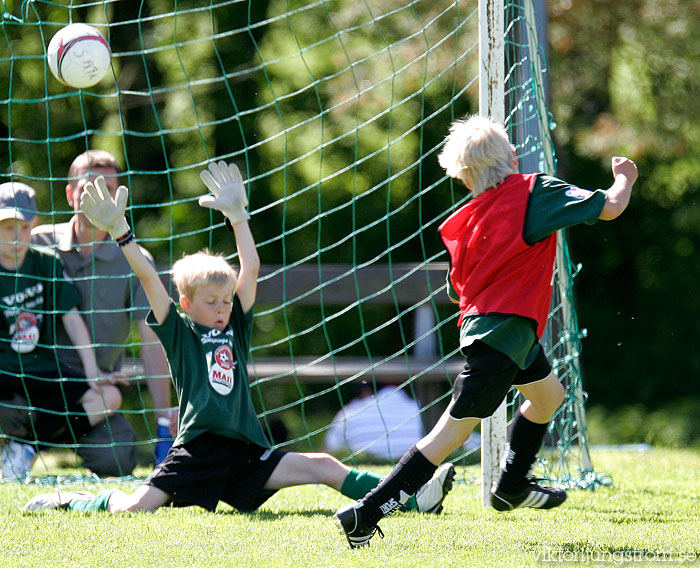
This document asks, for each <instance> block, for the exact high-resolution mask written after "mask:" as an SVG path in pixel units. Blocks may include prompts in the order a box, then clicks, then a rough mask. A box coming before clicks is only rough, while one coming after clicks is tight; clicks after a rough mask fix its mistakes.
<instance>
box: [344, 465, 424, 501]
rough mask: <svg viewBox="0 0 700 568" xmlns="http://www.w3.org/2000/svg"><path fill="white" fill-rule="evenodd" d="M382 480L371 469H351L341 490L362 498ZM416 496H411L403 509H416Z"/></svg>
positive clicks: (354, 497) (352, 496)
mask: <svg viewBox="0 0 700 568" xmlns="http://www.w3.org/2000/svg"><path fill="white" fill-rule="evenodd" d="M381 480H382V476H381V475H377V474H376V473H372V472H371V471H359V470H357V469H351V470H350V471H349V472H348V475H347V477H346V478H345V481H343V486H342V487H341V488H340V492H341V493H342V494H343V495H345V496H346V497H350V499H356V500H357V499H362V498H363V497H364V496H365V495H367V493H369V492H370V491H372V489H374V488H375V487H376V486H377V485H379V482H380V481H381ZM416 508H417V506H416V498H415V497H411V498H410V499H409V500H408V502H407V503H406V504H405V505H402V506H401V510H402V511H415V510H416Z"/></svg>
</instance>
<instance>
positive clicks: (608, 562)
mask: <svg viewBox="0 0 700 568" xmlns="http://www.w3.org/2000/svg"><path fill="white" fill-rule="evenodd" d="M593 459H594V464H595V466H596V469H597V470H598V471H600V472H606V473H609V474H611V475H612V476H613V479H614V485H613V486H612V487H602V488H599V489H597V490H595V491H574V492H571V493H569V499H568V500H567V502H566V503H565V504H564V505H563V506H562V507H561V508H560V509H557V510H552V511H547V512H545V511H534V510H530V509H527V510H518V511H514V512H511V513H496V512H495V511H492V510H489V509H483V508H482V507H481V506H480V503H479V486H478V485H477V484H464V483H460V484H458V485H456V486H455V489H454V490H453V491H452V492H451V493H450V495H449V496H448V498H447V500H446V503H445V505H446V506H445V512H444V513H443V514H442V515H440V516H430V515H420V514H416V513H412V514H403V515H401V514H398V515H395V516H394V517H391V518H389V519H385V520H384V521H383V522H382V523H381V526H382V528H383V529H384V532H385V535H386V538H384V539H383V540H382V539H380V538H379V537H378V536H377V537H375V538H374V539H373V540H372V545H371V546H370V547H369V548H366V549H360V550H350V549H349V548H347V545H346V542H345V539H344V538H343V537H342V536H341V535H340V534H339V533H338V531H337V529H336V527H335V524H334V523H333V521H332V519H331V515H332V514H333V512H334V511H335V510H336V509H337V508H338V507H339V506H341V505H342V504H344V503H347V500H346V499H345V498H344V497H342V496H341V495H340V494H337V493H335V492H334V491H332V490H330V489H327V488H322V487H316V486H308V487H301V488H293V489H285V490H283V491H281V492H279V493H277V495H275V496H274V497H273V498H272V499H271V500H270V501H268V502H267V503H266V504H265V505H264V506H263V508H262V509H261V510H260V511H258V512H257V513H254V514H240V513H237V512H235V511H234V510H232V509H230V508H228V507H220V508H219V509H218V510H217V511H216V512H215V513H207V512H205V511H203V510H201V509H198V508H184V509H161V510H159V511H156V512H155V513H146V514H130V515H109V514H105V513H91V514H90V513H88V514H80V513H66V512H62V511H47V512H42V513H38V514H27V513H23V512H22V511H21V506H22V505H23V504H24V503H25V502H26V501H27V500H28V499H29V498H30V497H31V496H33V495H35V494H36V493H39V492H45V491H46V489H45V488H44V489H40V488H38V487H32V486H22V485H18V484H3V485H0V515H1V517H2V519H3V521H2V525H1V528H0V551H1V552H2V554H0V566H2V567H8V568H9V567H12V568H18V567H24V566H31V567H32V568H35V567H41V568H52V567H54V566H71V567H90V568H94V567H110V566H120V567H121V566H125V567H126V566H129V567H131V566H139V567H141V566H143V567H154V568H155V567H160V568H164V567H180V566H182V567H185V566H196V567H221V566H253V567H257V566H260V567H262V566H265V567H281V566H293V567H302V566H303V567H307V566H362V567H368V566H369V567H374V566H378V567H385V566H386V567H388V566H411V567H422V566H425V567H431V568H432V567H436V566H450V567H498V566H503V567H514V566H546V565H551V566H555V565H562V564H566V565H571V566H574V565H578V566H613V565H617V566H622V565H625V566H652V565H653V566H683V565H695V566H700V483H699V482H698V478H699V474H700V450H653V451H648V452H641V453H638V452H594V454H593ZM86 488H87V489H94V488H93V487H90V486H88V487H86ZM81 489H82V488H81Z"/></svg>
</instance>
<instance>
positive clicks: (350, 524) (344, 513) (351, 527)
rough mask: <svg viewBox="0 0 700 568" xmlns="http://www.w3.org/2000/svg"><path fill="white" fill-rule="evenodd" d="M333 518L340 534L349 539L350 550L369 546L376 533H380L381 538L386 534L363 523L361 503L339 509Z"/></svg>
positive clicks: (374, 526)
mask: <svg viewBox="0 0 700 568" xmlns="http://www.w3.org/2000/svg"><path fill="white" fill-rule="evenodd" d="M333 517H334V518H335V522H336V524H337V525H338V528H339V529H340V532H341V533H343V535H345V538H347V539H348V543H349V544H350V548H359V547H361V546H369V540H370V539H371V538H372V537H373V536H374V534H375V533H379V536H380V537H381V538H384V533H383V532H382V529H380V528H379V526H377V525H364V524H363V523H362V505H360V504H359V503H354V504H352V505H347V506H346V507H343V508H342V509H338V510H337V511H336V513H335V515H333Z"/></svg>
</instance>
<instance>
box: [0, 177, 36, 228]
mask: <svg viewBox="0 0 700 568" xmlns="http://www.w3.org/2000/svg"><path fill="white" fill-rule="evenodd" d="M34 217H36V192H35V191H34V190H33V189H32V188H31V187H29V186H28V185H27V184H25V183H20V182H18V181H8V182H7V183H3V184H0V221H4V220H5V219H21V220H22V221H33V220H34Z"/></svg>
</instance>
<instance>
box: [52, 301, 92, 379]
mask: <svg viewBox="0 0 700 568" xmlns="http://www.w3.org/2000/svg"><path fill="white" fill-rule="evenodd" d="M61 321H62V322H63V327H64V329H65V330H66V333H67V334H68V337H70V340H71V343H72V344H73V346H74V347H77V348H78V356H79V357H80V360H81V362H82V363H83V369H84V370H85V376H86V377H87V378H88V379H97V378H98V376H99V374H100V370H99V367H98V366H97V359H96V358H95V351H94V349H93V348H92V345H91V343H92V340H91V339H90V333H89V332H88V328H87V326H86V325H85V321H84V320H83V317H82V316H81V315H80V314H79V313H78V310H77V309H76V308H73V309H72V310H71V311H69V312H66V313H65V314H63V316H62V317H61ZM88 384H89V386H90V388H92V389H95V390H99V386H98V385H97V382H95V381H90V382H89V383H88Z"/></svg>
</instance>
